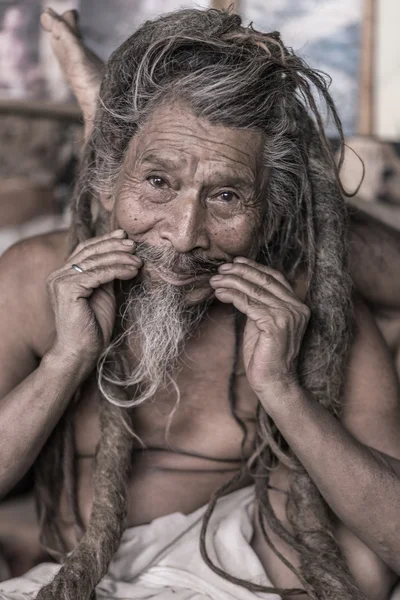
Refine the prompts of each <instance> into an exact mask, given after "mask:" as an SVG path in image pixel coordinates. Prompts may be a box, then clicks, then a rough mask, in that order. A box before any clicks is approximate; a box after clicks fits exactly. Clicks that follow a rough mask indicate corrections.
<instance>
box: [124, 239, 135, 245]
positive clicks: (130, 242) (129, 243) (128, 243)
mask: <svg viewBox="0 0 400 600" xmlns="http://www.w3.org/2000/svg"><path fill="white" fill-rule="evenodd" d="M122 243H123V244H125V246H133V244H134V243H135V242H134V241H133V240H122Z"/></svg>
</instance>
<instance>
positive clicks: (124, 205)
mask: <svg viewBox="0 0 400 600" xmlns="http://www.w3.org/2000/svg"><path fill="white" fill-rule="evenodd" d="M148 204H149V203H148V202H146V200H145V198H144V197H143V196H142V194H141V193H140V192H136V193H135V192H128V191H123V192H121V193H120V194H119V195H118V197H117V200H116V202H115V206H114V210H113V215H112V218H113V222H114V224H115V225H116V227H121V228H122V229H124V230H125V231H126V232H127V233H128V234H133V235H134V234H140V233H143V232H145V231H148V230H149V229H151V228H152V227H153V225H154V224H155V223H156V222H157V211H155V210H154V206H151V207H150V206H148Z"/></svg>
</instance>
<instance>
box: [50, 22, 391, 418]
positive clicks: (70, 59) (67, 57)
mask: <svg viewBox="0 0 400 600" xmlns="http://www.w3.org/2000/svg"><path fill="white" fill-rule="evenodd" d="M42 24H43V26H44V28H45V29H46V30H47V31H49V32H50V33H51V35H52V43H53V48H54V50H55V53H56V54H57V56H58V57H59V60H60V64H61V67H62V69H63V72H64V74H65V76H66V79H67V81H68V82H69V83H70V85H71V87H72V89H73V90H74V92H75V94H76V96H77V98H78V101H79V103H80V105H81V107H82V110H83V113H84V118H85V132H86V135H87V134H88V132H89V131H90V124H91V121H92V119H93V114H94V108H95V99H96V96H97V93H98V87H99V82H100V68H101V62H100V61H99V60H98V59H97V58H96V57H94V56H93V55H92V54H91V53H89V52H88V51H87V49H86V48H85V47H84V46H83V45H82V43H81V41H80V36H79V30H78V28H77V23H76V19H75V15H74V13H72V12H68V13H65V14H64V15H63V16H62V17H61V18H60V17H58V16H54V15H51V14H45V15H44V16H43V17H42ZM134 151H135V148H133V147H132V148H131V152H134ZM195 154H196V152H195ZM194 162H195V161H194ZM189 163H190V161H189ZM192 164H194V163H193V161H192ZM249 166H250V167H251V165H249ZM254 168H256V167H255V166H254ZM188 169H189V171H190V164H189V167H188ZM126 181H127V183H126V184H125V185H126V186H129V185H134V184H135V174H133V177H132V179H131V183H129V181H128V180H126ZM154 183H156V181H155V180H153V184H154ZM158 183H160V182H159V181H158ZM158 183H157V185H158ZM149 185H151V184H150V183H149ZM154 189H156V188H154ZM161 189H162V188H161ZM160 192H161V190H159V191H158V192H157V193H160ZM153 193H156V191H154V192H153ZM118 197H119V204H118V205H117V206H112V207H108V208H109V209H110V211H111V215H112V220H111V228H112V229H115V228H117V227H123V228H124V229H125V230H126V231H127V232H128V235H129V237H131V238H132V240H135V241H140V240H141V239H142V237H143V236H144V235H145V233H144V232H146V231H147V229H146V227H149V223H146V222H145V217H146V214H145V212H144V216H143V221H142V222H141V223H132V222H131V221H130V220H129V211H127V210H126V209H124V189H121V190H120V193H119V196H118ZM160 210H161V213H160V214H162V207H161V209H160ZM199 210H200V209H199ZM224 210H225V209H224ZM192 216H193V215H192ZM190 218H191V215H190V212H188V213H187V223H188V224H190ZM173 223H174V221H173V220H171V221H170V222H169V226H171V227H172V225H173ZM165 225H168V222H166V221H165V220H163V219H162V218H160V219H159V222H158V224H157V223H156V224H155V226H154V224H153V223H152V224H151V231H153V232H154V233H153V235H157V236H159V237H161V239H163V240H164V242H167V241H168V240H169V239H172V237H171V238H169V237H168V236H172V235H174V236H175V235H176V233H177V232H176V231H175V232H173V231H172V230H171V229H168V227H166V226H165ZM141 227H142V229H140V228H141ZM185 231H186V237H185V236H184V234H185ZM190 231H192V232H193V227H192V228H190V227H187V229H186V230H182V231H181V232H180V233H181V234H182V239H181V240H179V239H178V240H177V242H176V243H182V244H183V245H182V251H184V248H186V249H189V247H190V244H192V245H193V243H195V245H196V247H203V249H207V248H209V244H212V239H211V240H210V239H205V238H204V235H203V236H202V232H201V230H199V231H198V237H197V240H196V241H195V242H193V239H192V241H191V242H190V241H189V242H188V238H190V235H189V232H190ZM237 232H238V230H236V233H237ZM240 232H241V233H243V228H241V229H240ZM244 233H245V235H244V236H243V237H241V238H240V240H241V241H240V243H241V244H242V243H243V247H242V246H241V247H236V246H235V247H230V246H229V245H228V246H227V247H223V248H216V247H215V246H214V251H215V252H216V256H218V257H219V258H221V259H224V260H225V261H226V262H227V263H229V262H230V260H231V259H232V257H233V256H240V255H243V260H242V261H240V260H239V261H238V260H236V261H235V262H234V264H233V266H231V267H230V269H231V270H230V271H229V272H227V271H225V274H224V272H223V268H222V267H221V269H220V275H221V276H222V277H223V279H222V280H214V284H212V288H213V289H214V290H215V293H216V295H218V296H219V299H220V301H221V302H224V301H226V302H229V303H233V304H235V302H236V305H237V307H238V308H239V310H242V311H243V312H246V306H244V305H243V300H244V298H245V297H246V298H247V299H248V298H249V294H248V293H246V289H245V287H246V286H248V284H249V283H251V282H252V278H256V279H257V281H258V282H260V281H261V280H262V281H263V285H261V286H260V287H262V288H263V289H264V292H265V294H264V296H263V298H262V302H261V304H265V303H266V298H267V296H268V295H269V294H271V293H274V294H275V298H276V297H277V296H279V295H280V296H281V300H282V296H284V297H285V300H286V302H287V303H288V302H289V303H290V302H291V303H292V304H294V305H295V307H296V314H297V315H298V317H297V319H298V320H297V321H296V319H295V320H294V321H293V323H297V326H298V328H299V331H300V334H299V335H300V337H301V333H302V331H303V329H304V326H305V324H306V321H307V317H308V315H307V314H306V312H305V311H304V309H303V308H302V307H304V305H303V304H302V303H301V302H299V301H298V300H296V301H293V296H292V295H291V294H292V292H291V290H290V289H289V288H288V287H287V286H288V284H287V282H285V281H282V278H281V276H279V274H277V273H268V274H267V275H268V278H266V277H265V275H266V273H265V272H263V271H262V269H260V267H259V266H257V265H254V264H253V263H251V262H249V260H248V259H246V257H250V259H251V258H252V257H253V258H254V255H253V253H252V248H251V240H252V239H254V236H253V233H254V231H252V230H249V231H248V232H247V234H246V230H244ZM237 237H238V236H237V235H235V236H234V235H232V240H233V241H235V240H236V239H237ZM398 238H399V236H396V233H395V232H393V231H391V230H389V229H386V228H385V227H383V226H380V225H379V224H378V223H375V222H373V221H371V220H370V219H368V217H366V216H364V215H360V214H359V215H358V216H357V218H353V221H352V257H351V259H352V265H351V266H352V276H353V280H354V282H355V285H356V288H357V290H358V292H359V294H360V295H361V296H362V297H363V298H364V299H365V300H366V301H367V303H368V304H369V306H370V307H371V309H372V312H373V314H374V316H375V318H376V319H377V322H378V324H379V326H380V328H381V331H382V333H383V335H384V337H385V339H386V342H387V344H388V346H389V348H390V350H391V353H392V355H393V357H394V358H395V359H396V357H397V360H398V363H397V367H398V373H400V360H399V358H398V357H399V345H400V336H399V335H398V334H396V331H397V332H399V331H400V290H396V289H395V285H396V282H398V276H397V274H398V265H399V264H400V242H399V239H398ZM158 239H159V238H158ZM174 239H176V238H174ZM108 240H109V237H107V240H105V241H106V242H107V243H108ZM199 240H200V241H199ZM149 241H150V240H149ZM188 243H189V246H188V245H186V246H184V244H188ZM232 243H233V242H232ZM115 251H117V252H126V251H125V250H123V248H122V246H120V247H119V248H118V250H117V249H115ZM77 252H83V253H84V256H83V255H81V256H80V260H81V261H82V260H85V259H87V258H88V250H87V247H85V248H79V249H78V250H77ZM92 253H93V254H94V249H93V248H92ZM89 254H90V253H89ZM75 260H76V256H75ZM76 262H78V260H76ZM135 273H136V271H135V272H134V273H132V276H134V275H135ZM64 274H65V276H68V277H71V273H70V272H69V271H68V270H67V269H66V268H65V269H64ZM73 275H74V276H75V274H73ZM148 276H149V277H152V276H153V277H154V276H155V274H154V273H153V274H152V273H148ZM271 277H272V278H273V281H272V289H271V279H270V278H271ZM78 278H79V275H78V273H76V278H75V281H77V280H78ZM235 278H236V279H235ZM218 281H219V282H218ZM398 285H399V286H400V283H398ZM250 288H251V286H250ZM250 288H248V291H249V290H250ZM252 289H253V288H252ZM218 290H223V291H218ZM253 291H254V289H253ZM210 293H211V290H210V286H205V287H204V289H199V290H197V291H196V297H195V298H192V299H191V301H197V300H198V299H199V298H200V297H201V296H202V295H203V294H204V295H207V294H210ZM249 293H250V292H249ZM234 294H236V298H234ZM256 300H257V301H256V302H255V303H254V305H255V306H257V309H258V310H260V307H259V304H260V298H257V299H256ZM250 304H251V303H249V302H247V300H246V305H247V307H248V306H249V305H250ZM254 305H253V308H254ZM261 308H262V307H261ZM301 311H303V312H302V314H301V318H300V313H301ZM246 314H247V313H246ZM248 316H250V315H248ZM257 320H258V318H256V319H252V318H251V316H250V319H249V323H250V324H251V327H254V331H250V333H249V336H248V337H249V340H250V342H251V343H250V348H249V353H248V356H247V364H246V357H245V368H247V373H248V376H249V378H250V380H252V381H253V389H255V390H256V391H257V390H258V387H259V386H261V388H262V387H263V385H264V383H263V382H262V381H260V378H259V375H257V374H256V375H252V374H251V373H250V374H249V370H248V369H249V365H250V363H252V358H253V356H254V349H255V346H256V345H257V344H256V343H254V341H251V340H254V332H257V331H258V328H257V323H256V324H255V325H254V322H257ZM263 321H264V319H263V318H261V322H263ZM280 330H282V331H283V330H286V328H285V327H284V326H282V327H281V328H280ZM257 335H258V334H257ZM256 342H257V340H256ZM283 345H284V344H283V342H282V346H283ZM263 352H265V348H264V350H263ZM286 358H287V354H286ZM295 359H296V349H294V350H293V356H292V358H291V359H290V361H289V363H290V364H292V363H293V361H295ZM262 360H263V361H264V360H265V355H263V359H262ZM283 363H284V360H283V359H282V361H281V362H280V367H281V369H280V375H282V373H283V371H284V369H283V370H282V365H283ZM253 364H254V361H253ZM290 371H291V369H290V368H289V369H287V372H288V373H289V372H290ZM266 408H267V407H266Z"/></svg>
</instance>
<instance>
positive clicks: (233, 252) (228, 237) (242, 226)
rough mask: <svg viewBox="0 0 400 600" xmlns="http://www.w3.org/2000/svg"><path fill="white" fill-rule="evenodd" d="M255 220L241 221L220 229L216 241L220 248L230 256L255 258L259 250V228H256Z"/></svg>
mask: <svg viewBox="0 0 400 600" xmlns="http://www.w3.org/2000/svg"><path fill="white" fill-rule="evenodd" d="M254 225H255V223H254V220H253V221H252V222H248V221H247V220H240V221H238V222H236V223H232V224H231V225H228V224H227V223H226V224H225V226H224V227H223V229H220V230H219V232H218V233H217V235H215V239H216V241H217V245H218V247H219V248H220V249H221V250H222V251H223V252H224V253H225V254H228V255H229V256H232V257H234V256H245V257H247V258H254V257H255V256H256V255H257V253H258V249H259V243H260V235H259V228H258V227H255V226H254Z"/></svg>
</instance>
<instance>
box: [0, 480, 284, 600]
mask: <svg viewBox="0 0 400 600" xmlns="http://www.w3.org/2000/svg"><path fill="white" fill-rule="evenodd" d="M205 510H206V506H204V507H202V508H200V509H198V510H196V511H195V512H193V513H191V514H190V515H184V514H182V513H173V514H171V515H166V516H164V517H159V518H158V519H155V520H154V521H152V522H151V523H149V524H147V525H139V526H138V527H132V528H130V529H127V530H126V531H125V532H124V535H123V537H122V540H121V545H120V547H119V549H118V552H117V553H116V555H115V557H114V559H113V561H112V563H111V565H110V568H109V570H108V573H107V575H106V576H105V577H104V578H103V579H102V581H101V582H100V584H99V585H98V586H97V589H96V593H97V598H98V599H99V600H117V599H118V600H139V599H140V600H144V599H146V600H147V599H152V600H254V599H255V598H263V599H265V600H279V596H278V595H277V594H267V593H257V594H255V593H254V592H250V591H249V590H246V589H245V588H242V587H241V586H238V585H235V584H233V583H231V582H229V581H227V580H225V579H223V578H222V577H220V576H219V575H217V574H216V573H214V572H213V571H212V570H211V569H210V568H209V567H208V566H207V565H206V564H205V562H204V561H203V559H202V557H201V555H200V549H199V539H200V528H201V523H202V517H203V515H204V512H205ZM253 510H254V486H249V487H246V488H243V489H241V490H237V491H236V492H232V493H231V494H229V495H228V496H224V497H223V498H221V499H220V500H219V501H218V503H217V506H216V507H215V510H214V513H213V515H212V518H211V521H210V523H209V527H208V532H207V539H206V545H207V550H208V553H209V556H210V558H211V560H212V561H213V563H214V564H216V565H217V566H218V567H220V568H222V569H224V570H225V571H227V572H228V573H230V574H232V575H234V576H236V577H240V578H242V579H246V580H247V581H252V582H254V583H258V584H262V585H271V583H270V582H269V580H268V578H267V576H266V574H265V571H264V568H263V566H262V565H261V563H260V561H259V559H258V557H257V555H256V554H255V552H254V550H253V549H252V548H251V546H250V542H251V538H252V535H253V522H252V519H253ZM59 568H60V567H59V565H57V564H52V563H43V564H41V565H39V566H37V567H35V568H34V569H31V570H30V571H29V572H28V573H26V574H25V575H24V576H22V577H18V578H15V579H10V580H8V581H4V582H2V583H0V600H27V599H28V598H34V597H35V596H36V594H37V592H38V590H39V589H40V588H41V587H42V586H43V585H45V584H46V583H47V582H49V581H50V580H51V579H52V578H53V577H54V575H55V574H56V573H57V571H58V569H59Z"/></svg>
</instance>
